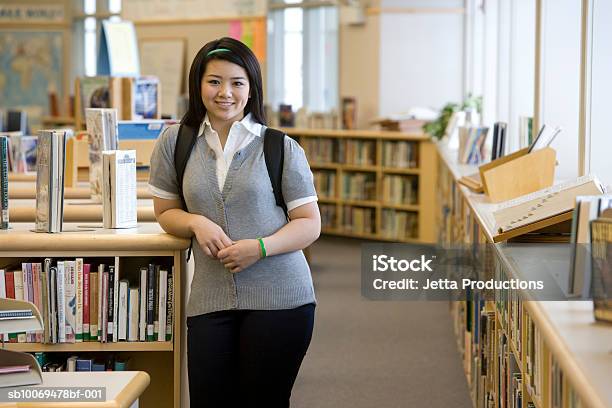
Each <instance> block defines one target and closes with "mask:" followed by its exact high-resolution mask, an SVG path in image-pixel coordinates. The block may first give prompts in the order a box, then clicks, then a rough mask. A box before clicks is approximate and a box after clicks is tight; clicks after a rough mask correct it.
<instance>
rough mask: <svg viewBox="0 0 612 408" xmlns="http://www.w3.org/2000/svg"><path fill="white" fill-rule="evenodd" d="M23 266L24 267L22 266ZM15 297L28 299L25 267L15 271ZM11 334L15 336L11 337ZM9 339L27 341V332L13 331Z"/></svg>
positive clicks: (18, 341)
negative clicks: (26, 296) (25, 287)
mask: <svg viewBox="0 0 612 408" xmlns="http://www.w3.org/2000/svg"><path fill="white" fill-rule="evenodd" d="M22 268H23V267H22ZM15 299H17V300H26V299H25V293H24V272H23V269H21V270H16V271H15ZM11 336H14V337H13V338H11ZM9 339H10V341H11V342H13V343H25V341H26V336H25V333H12V334H11V335H9Z"/></svg>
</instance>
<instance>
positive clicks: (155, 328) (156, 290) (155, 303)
mask: <svg viewBox="0 0 612 408" xmlns="http://www.w3.org/2000/svg"><path fill="white" fill-rule="evenodd" d="M159 271H160V266H159V265H155V276H154V281H153V282H154V283H153V296H154V297H153V339H152V341H155V340H157V336H158V333H159Z"/></svg>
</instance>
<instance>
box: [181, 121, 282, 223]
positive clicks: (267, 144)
mask: <svg viewBox="0 0 612 408" xmlns="http://www.w3.org/2000/svg"><path fill="white" fill-rule="evenodd" d="M197 136H198V135H197V129H194V128H192V127H190V126H187V125H184V124H182V123H181V125H180V127H179V131H178V136H177V138H176V148H175V149H174V167H175V169H176V178H177V181H178V190H179V196H180V198H181V203H182V204H183V209H184V210H185V211H187V204H186V203H185V197H184V196H183V176H184V174H185V167H187V161H188V160H189V156H190V155H191V151H192V150H193V146H195V143H196V140H197ZM264 157H265V159H266V167H267V169H268V176H269V177H270V181H271V182H272V190H273V191H274V198H275V200H276V205H278V206H279V207H281V208H282V209H283V212H284V213H285V217H286V218H287V219H289V214H288V213H287V205H286V204H285V199H284V198H283V191H282V188H281V182H282V179H283V162H284V159H285V134H284V133H283V132H281V131H280V130H276V129H271V128H266V131H265V134H264ZM219 187H221V186H219Z"/></svg>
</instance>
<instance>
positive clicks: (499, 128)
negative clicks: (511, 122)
mask: <svg viewBox="0 0 612 408" xmlns="http://www.w3.org/2000/svg"><path fill="white" fill-rule="evenodd" d="M507 127H508V124H507V123H505V122H495V124H494V125H493V147H492V149H491V161H493V160H495V159H498V158H500V157H503V156H504V154H505V151H506V129H507Z"/></svg>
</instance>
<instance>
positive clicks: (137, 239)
mask: <svg viewBox="0 0 612 408" xmlns="http://www.w3.org/2000/svg"><path fill="white" fill-rule="evenodd" d="M12 227H13V228H12V229H11V230H2V231H0V268H3V267H7V266H9V265H13V266H14V265H16V264H19V263H20V262H43V260H44V258H52V259H54V260H64V259H74V258H84V260H85V262H87V260H88V259H92V260H93V262H92V263H93V264H95V263H97V262H99V261H100V259H106V258H109V259H110V260H112V259H115V262H117V261H118V262H119V265H120V267H119V272H118V273H119V277H120V278H129V279H130V283H131V284H132V285H134V284H135V283H136V282H132V280H133V279H134V269H135V268H136V266H138V265H140V266H146V265H148V263H150V262H152V263H158V264H162V265H166V266H168V267H170V266H172V267H174V274H173V279H174V282H173V289H174V305H173V309H174V319H173V333H172V340H171V341H161V342H125V341H121V342H111V343H101V342H97V341H96V342H80V343H64V344H41V343H5V347H6V348H7V349H8V350H16V351H21V352H32V353H34V352H46V353H50V354H53V353H59V352H62V353H71V354H76V355H80V354H81V353H95V355H96V356H98V357H101V356H104V355H107V354H109V353H112V354H115V355H118V356H121V357H122V358H129V363H128V369H130V370H139V371H144V372H147V373H148V374H149V375H150V377H151V383H150V387H148V388H147V390H146V391H145V392H144V393H143V394H142V396H141V399H140V404H141V405H142V406H163V407H175V408H179V407H180V404H181V376H182V370H181V356H182V354H181V353H182V336H183V333H184V328H183V327H182V325H181V322H182V321H183V320H184V318H183V302H182V290H183V285H184V283H183V282H182V279H183V277H184V276H185V275H184V274H185V261H184V259H185V257H184V251H185V250H186V249H187V248H188V247H189V240H187V239H180V238H177V237H174V236H171V235H169V234H166V233H164V232H163V231H162V230H161V228H160V227H159V225H158V224H153V223H151V224H141V225H139V227H138V228H134V229H124V230H108V229H97V230H95V231H91V230H85V231H83V232H68V233H58V234H44V233H41V234H37V233H34V232H32V231H31V230H32V229H33V225H32V224H13V225H12ZM67 227H69V228H70V229H71V230H73V229H78V225H74V224H72V225H71V224H68V225H67ZM89 355H91V354H89Z"/></svg>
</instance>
